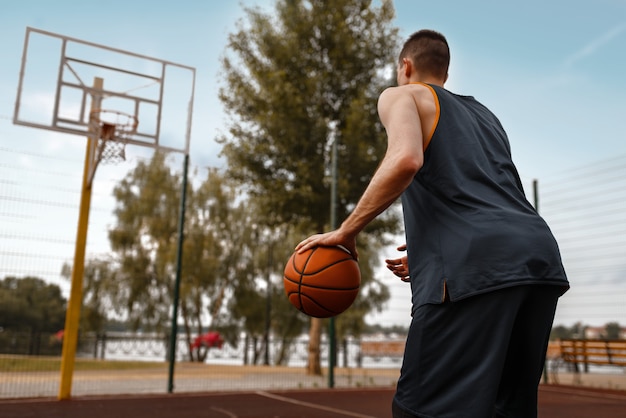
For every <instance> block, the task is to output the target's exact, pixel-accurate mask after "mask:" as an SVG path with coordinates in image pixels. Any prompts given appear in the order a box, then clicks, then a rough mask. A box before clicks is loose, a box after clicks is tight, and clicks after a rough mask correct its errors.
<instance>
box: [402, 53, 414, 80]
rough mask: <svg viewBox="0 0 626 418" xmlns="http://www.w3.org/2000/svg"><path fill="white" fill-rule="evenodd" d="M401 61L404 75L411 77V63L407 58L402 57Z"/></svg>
mask: <svg viewBox="0 0 626 418" xmlns="http://www.w3.org/2000/svg"><path fill="white" fill-rule="evenodd" d="M402 63H403V64H404V75H405V77H406V78H407V79H408V78H411V74H412V73H413V63H412V62H411V60H410V59H408V58H402Z"/></svg>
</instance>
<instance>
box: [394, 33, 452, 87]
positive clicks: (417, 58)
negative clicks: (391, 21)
mask: <svg viewBox="0 0 626 418" xmlns="http://www.w3.org/2000/svg"><path fill="white" fill-rule="evenodd" d="M404 58H409V59H410V60H411V61H412V62H413V65H414V66H415V69H416V70H417V71H419V72H422V73H425V74H428V75H431V76H435V77H440V78H445V77H446V74H448V67H449V66H450V47H449V46H448V41H447V40H446V38H445V36H443V35H442V34H441V33H439V32H436V31H434V30H430V29H423V30H420V31H418V32H415V33H414V34H413V35H411V36H410V37H409V39H407V40H406V42H405V43H404V46H403V47H402V51H400V56H399V58H398V61H399V62H400V64H402V60H403V59H404Z"/></svg>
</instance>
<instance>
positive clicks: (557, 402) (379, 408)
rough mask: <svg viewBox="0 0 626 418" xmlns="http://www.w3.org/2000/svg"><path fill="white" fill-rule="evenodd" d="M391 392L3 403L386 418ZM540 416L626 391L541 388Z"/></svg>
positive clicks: (58, 416) (593, 406)
mask: <svg viewBox="0 0 626 418" xmlns="http://www.w3.org/2000/svg"><path fill="white" fill-rule="evenodd" d="M392 396H393V390H391V389H363V390H354V389H335V390H315V391H313V390H306V391H257V392H228V393H194V394H174V395H160V396H159V395H149V396H132V397H131V396H128V397H120V396H115V397H84V398H76V399H72V400H69V401H57V400H53V399H19V400H3V401H0V416H2V417H3V418H18V417H19V418H24V417H36V418H38V417H41V418H111V417H114V418H148V417H150V418H170V417H176V418H307V417H311V418H341V417H356V418H388V417H390V416H391V414H390V409H391V408H390V405H391V399H392ZM539 417H541V418H559V417H564V418H565V417H567V418H582V417H585V418H587V417H593V418H595V417H602V418H615V417H626V392H623V391H608V390H599V389H586V388H585V389H583V388H575V387H569V386H542V387H541V389H540V392H539Z"/></svg>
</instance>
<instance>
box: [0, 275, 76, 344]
mask: <svg viewBox="0 0 626 418" xmlns="http://www.w3.org/2000/svg"><path fill="white" fill-rule="evenodd" d="M66 303H67V301H66V300H65V298H64V297H63V296H62V294H61V288H60V287H59V286H57V285H55V284H50V283H46V282H45V281H44V280H42V279H40V278H37V277H23V278H17V277H6V278H5V279H4V280H0V328H1V329H2V330H3V333H2V334H5V332H11V333H13V335H15V333H19V332H27V333H28V334H29V338H28V346H27V347H25V348H23V347H19V348H18V347H16V349H17V350H21V349H25V351H26V353H27V354H40V348H41V347H42V344H43V343H44V342H45V341H44V340H43V339H42V337H43V336H50V335H52V334H54V333H56V332H57V331H60V330H62V329H63V326H64V322H65V305H66ZM5 345H6V347H5V348H2V349H0V351H2V352H6V351H4V350H6V349H7V348H9V347H8V345H9V343H8V341H2V340H1V339H0V346H5Z"/></svg>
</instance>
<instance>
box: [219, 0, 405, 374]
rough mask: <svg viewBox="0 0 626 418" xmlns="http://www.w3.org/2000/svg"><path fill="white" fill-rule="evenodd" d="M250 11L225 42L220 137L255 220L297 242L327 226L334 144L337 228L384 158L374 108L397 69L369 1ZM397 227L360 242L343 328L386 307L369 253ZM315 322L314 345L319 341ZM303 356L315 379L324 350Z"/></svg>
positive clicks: (379, 228) (309, 0)
mask: <svg viewBox="0 0 626 418" xmlns="http://www.w3.org/2000/svg"><path fill="white" fill-rule="evenodd" d="M245 12H246V17H247V20H246V21H245V22H244V21H242V22H240V23H239V26H238V30H237V31H236V32H235V33H232V34H230V36H229V40H228V50H227V54H226V56H225V57H224V59H223V68H224V74H225V83H226V85H225V86H224V87H222V89H221V90H220V99H221V101H222V102H223V104H224V106H225V108H226V110H227V112H228V113H230V114H231V115H232V116H233V119H232V122H231V124H230V129H229V134H228V135H224V136H223V137H222V138H221V143H222V144H223V146H224V148H223V153H224V155H225V156H226V158H227V161H228V173H229V174H230V175H231V176H232V177H233V178H234V179H235V180H236V181H238V182H239V183H240V184H242V185H245V186H246V187H247V191H248V193H249V196H250V198H251V200H255V201H257V202H258V204H257V205H256V207H258V208H259V212H258V213H257V214H256V215H255V216H257V219H259V222H265V223H266V224H267V225H269V226H274V225H280V224H290V225H292V226H295V227H298V228H299V229H300V231H301V235H300V238H302V236H303V235H304V234H309V233H311V232H320V231H323V230H326V229H328V227H329V217H330V210H329V207H330V184H331V178H330V175H329V165H330V158H331V157H330V152H331V148H332V142H333V141H335V140H336V141H338V142H337V143H338V147H337V148H338V166H339V174H338V176H337V180H338V181H337V195H338V205H337V219H340V220H341V219H343V218H345V216H346V215H347V213H348V212H349V211H350V210H351V209H352V208H353V207H354V205H355V204H356V202H357V199H358V198H359V197H360V195H361V193H362V192H363V190H364V189H365V187H366V185H367V183H368V182H369V179H370V178H371V174H372V173H373V171H374V170H375V168H376V166H377V165H378V163H379V160H380V158H381V157H382V156H383V154H384V151H385V148H386V141H385V136H384V129H383V127H382V126H381V124H380V123H379V120H378V116H377V113H376V103H377V97H378V95H379V94H380V92H381V91H382V90H383V88H384V87H386V86H388V85H389V84H390V81H389V80H388V79H385V77H384V75H385V73H386V72H385V69H390V67H391V68H395V54H396V52H397V44H398V39H397V30H396V29H395V28H392V27H391V21H392V19H393V17H394V10H393V6H392V2H391V1H389V0H383V1H382V2H381V5H380V7H378V8H376V7H373V6H372V2H371V1H370V0H335V1H332V2H327V1H323V0H279V1H277V2H276V15H275V16H271V15H269V14H265V13H263V12H262V11H260V10H259V9H253V8H248V9H245ZM398 225H399V220H398V217H397V216H394V213H393V212H388V213H387V214H386V215H385V216H381V217H380V218H379V219H378V220H377V221H376V222H374V223H372V224H371V225H370V227H369V228H368V229H367V231H366V232H367V234H362V238H361V246H362V248H363V250H364V251H363V256H362V257H361V260H360V261H361V269H362V272H363V273H364V274H363V290H362V297H361V298H360V301H359V302H358V303H357V305H356V306H355V310H354V311H353V312H355V313H356V312H358V315H356V316H355V317H354V318H352V319H351V320H350V321H349V324H352V325H349V324H348V325H346V328H348V327H350V326H351V327H352V328H354V329H355V330H358V329H360V328H362V317H363V315H364V314H365V313H366V312H368V311H369V310H371V309H373V308H375V307H377V306H380V304H381V303H382V301H384V300H385V299H386V297H387V295H388V294H387V293H385V292H386V291H385V290H383V288H384V286H383V285H382V284H380V283H377V282H375V281H374V279H373V275H372V271H373V266H374V265H375V264H377V263H378V262H379V260H378V257H377V256H375V251H376V245H377V244H380V243H382V242H383V240H382V237H383V236H384V234H385V232H397V228H398ZM295 242H297V240H295V241H294V242H293V243H292V245H293V244H295ZM368 248H369V249H370V251H365V249H368ZM368 256H372V257H368ZM363 296H367V297H372V298H371V299H369V300H366V298H365V297H363ZM368 305H369V306H368ZM359 316H360V317H361V318H360V320H359ZM316 321H318V320H313V322H312V324H311V325H312V327H311V332H310V334H311V338H310V342H311V344H315V343H316V342H319V332H320V329H321V326H320V324H319V323H316ZM309 352H310V353H312V354H313V357H314V358H313V359H311V358H310V359H309V372H311V373H320V372H321V369H320V366H319V347H317V348H316V347H310V349H309Z"/></svg>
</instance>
